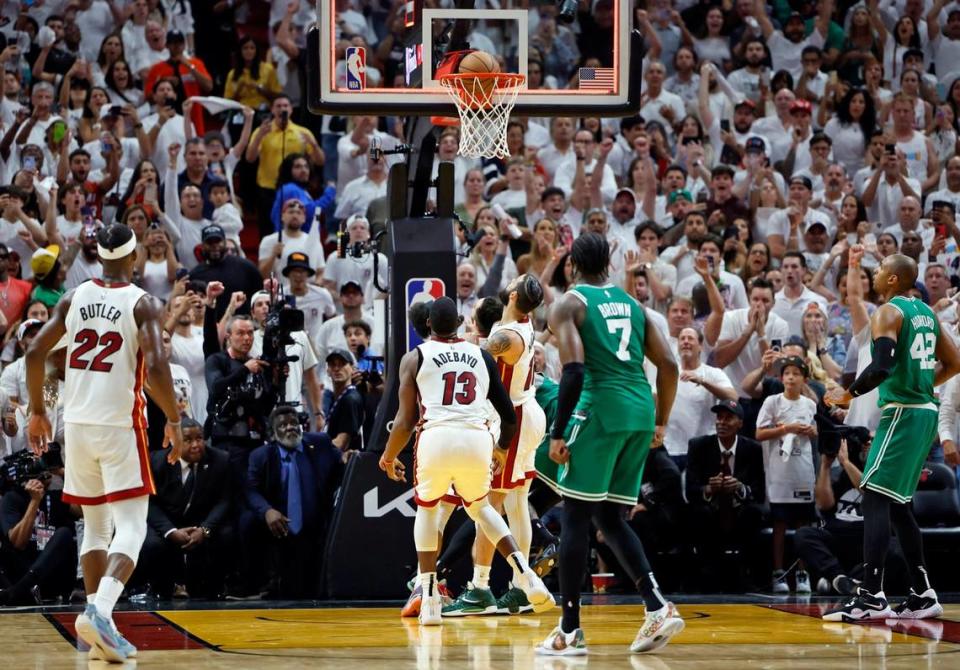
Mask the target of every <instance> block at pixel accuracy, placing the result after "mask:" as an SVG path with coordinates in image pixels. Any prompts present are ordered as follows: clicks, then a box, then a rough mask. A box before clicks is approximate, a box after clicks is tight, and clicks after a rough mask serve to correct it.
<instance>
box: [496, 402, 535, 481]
mask: <svg viewBox="0 0 960 670" xmlns="http://www.w3.org/2000/svg"><path fill="white" fill-rule="evenodd" d="M513 409H514V411H515V412H516V413H517V432H516V433H515V434H514V436H513V440H511V442H510V450H509V452H508V453H507V463H506V465H505V466H504V468H503V470H502V471H501V472H499V473H497V474H496V475H494V476H493V483H492V484H491V485H490V488H492V489H493V490H494V491H508V490H510V489H515V488H518V487H520V486H523V484H524V482H526V481H527V480H528V479H533V478H534V477H535V476H536V474H537V473H536V470H535V468H534V465H533V462H534V459H535V458H536V456H537V447H539V446H540V443H541V442H542V441H543V436H544V434H545V433H546V431H547V417H546V415H544V413H543V409H542V408H541V407H540V405H539V404H538V403H537V401H536V400H532V399H531V400H528V401H526V402H525V403H523V404H522V405H517V406H516V407H514V408H513Z"/></svg>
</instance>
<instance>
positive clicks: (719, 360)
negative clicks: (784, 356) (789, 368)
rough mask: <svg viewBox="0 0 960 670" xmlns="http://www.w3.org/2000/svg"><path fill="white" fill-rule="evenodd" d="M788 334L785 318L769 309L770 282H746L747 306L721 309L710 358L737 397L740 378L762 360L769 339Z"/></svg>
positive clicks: (741, 394) (741, 382)
mask: <svg viewBox="0 0 960 670" xmlns="http://www.w3.org/2000/svg"><path fill="white" fill-rule="evenodd" d="M789 335H790V330H789V327H788V326H787V322H786V321H784V320H783V319H781V318H780V317H779V316H777V315H776V314H774V313H773V286H771V284H770V282H768V281H767V280H765V279H759V278H758V279H754V280H753V282H752V283H751V285H750V307H749V308H747V309H736V310H733V311H729V312H726V313H724V315H723V325H722V326H721V327H720V337H719V338H718V339H717V346H716V348H715V349H714V350H713V362H714V365H716V366H717V367H718V368H722V369H723V371H724V372H725V373H726V374H727V377H729V378H730V381H731V382H732V383H733V386H734V388H736V389H737V393H739V394H740V397H741V398H745V397H746V394H745V393H744V391H743V390H742V388H741V385H742V384H743V378H744V377H746V376H747V374H748V373H750V372H751V371H753V370H756V369H757V368H758V367H760V365H761V364H762V362H763V354H764V353H765V352H766V351H767V349H769V348H770V342H771V341H773V340H780V341H781V342H786V340H787V338H788V337H789Z"/></svg>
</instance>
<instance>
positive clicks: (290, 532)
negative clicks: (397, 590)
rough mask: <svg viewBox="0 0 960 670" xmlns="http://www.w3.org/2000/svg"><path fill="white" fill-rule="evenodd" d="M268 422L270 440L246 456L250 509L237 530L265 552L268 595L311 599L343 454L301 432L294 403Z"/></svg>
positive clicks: (321, 437) (321, 439) (323, 439)
mask: <svg viewBox="0 0 960 670" xmlns="http://www.w3.org/2000/svg"><path fill="white" fill-rule="evenodd" d="M269 425H270V426H271V427H272V430H273V436H274V439H273V441H271V442H268V443H266V444H264V445H263V446H261V447H258V448H256V449H254V450H253V453H251V454H250V464H249V467H248V469H247V481H246V489H245V496H246V501H247V505H248V507H249V508H250V510H251V512H250V513H248V514H245V515H243V516H242V520H241V533H242V534H243V540H244V542H245V543H247V544H252V545H253V546H259V547H263V548H265V550H266V552H267V557H268V561H267V565H268V566H269V571H270V574H269V577H270V587H269V588H268V593H270V595H278V596H280V597H281V598H309V597H312V596H315V595H317V592H318V589H319V576H320V558H321V553H322V549H323V541H324V538H325V537H326V530H327V523H328V521H329V516H330V511H331V510H332V508H333V493H334V491H335V489H336V485H337V483H338V482H339V478H340V471H341V467H342V462H341V452H340V450H339V449H337V448H336V447H335V446H334V445H333V442H332V441H331V440H330V438H329V437H328V436H327V435H325V434H320V433H307V434H304V433H303V429H302V428H301V426H300V422H299V416H298V415H297V411H296V410H295V409H294V408H292V407H289V406H280V407H277V408H276V409H275V410H274V411H273V413H272V414H271V415H270V421H269ZM248 560H249V559H248ZM251 567H252V566H248V570H250V569H251Z"/></svg>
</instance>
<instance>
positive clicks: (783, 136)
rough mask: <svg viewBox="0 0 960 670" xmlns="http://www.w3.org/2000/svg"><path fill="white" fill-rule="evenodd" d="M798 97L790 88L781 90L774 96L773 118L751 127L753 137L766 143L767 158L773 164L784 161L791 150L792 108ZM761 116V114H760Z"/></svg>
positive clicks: (758, 121) (760, 119) (767, 117)
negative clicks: (756, 136) (759, 138)
mask: <svg viewBox="0 0 960 670" xmlns="http://www.w3.org/2000/svg"><path fill="white" fill-rule="evenodd" d="M796 99H797V96H796V95H794V93H793V91H791V90H790V89H789V88H786V87H784V88H781V89H780V90H779V91H777V92H776V93H775V94H774V96H773V107H774V111H775V113H774V114H773V115H772V116H764V117H762V118H758V119H757V120H756V121H754V122H753V125H752V126H750V132H751V135H760V136H761V137H762V138H763V139H764V140H765V142H766V144H767V147H768V150H767V157H768V158H769V159H770V162H771V163H776V162H778V161H782V160H783V159H784V158H786V156H787V151H789V150H790V141H791V138H792V135H791V130H792V128H793V115H792V114H791V113H790V108H791V107H792V106H793V103H794V102H795V101H796ZM758 114H759V112H758Z"/></svg>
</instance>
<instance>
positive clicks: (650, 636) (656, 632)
mask: <svg viewBox="0 0 960 670" xmlns="http://www.w3.org/2000/svg"><path fill="white" fill-rule="evenodd" d="M677 615H678V612H677V609H676V608H675V607H674V606H673V603H667V605H666V606H664V607H661V608H660V609H658V610H655V611H653V612H649V611H648V612H647V616H646V618H645V619H644V621H643V625H642V626H641V627H640V630H639V631H637V637H635V638H634V640H633V644H631V645H630V651H632V652H633V653H635V654H642V653H644V652H650V651H656V650H657V649H660V648H661V647H664V646H666V644H667V643H668V642H669V641H670V638H672V637H673V636H674V635H676V634H677V633H679V632H680V631H682V630H683V629H684V628H685V627H686V624H685V623H684V622H683V619H681V618H680V617H679V616H677Z"/></svg>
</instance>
